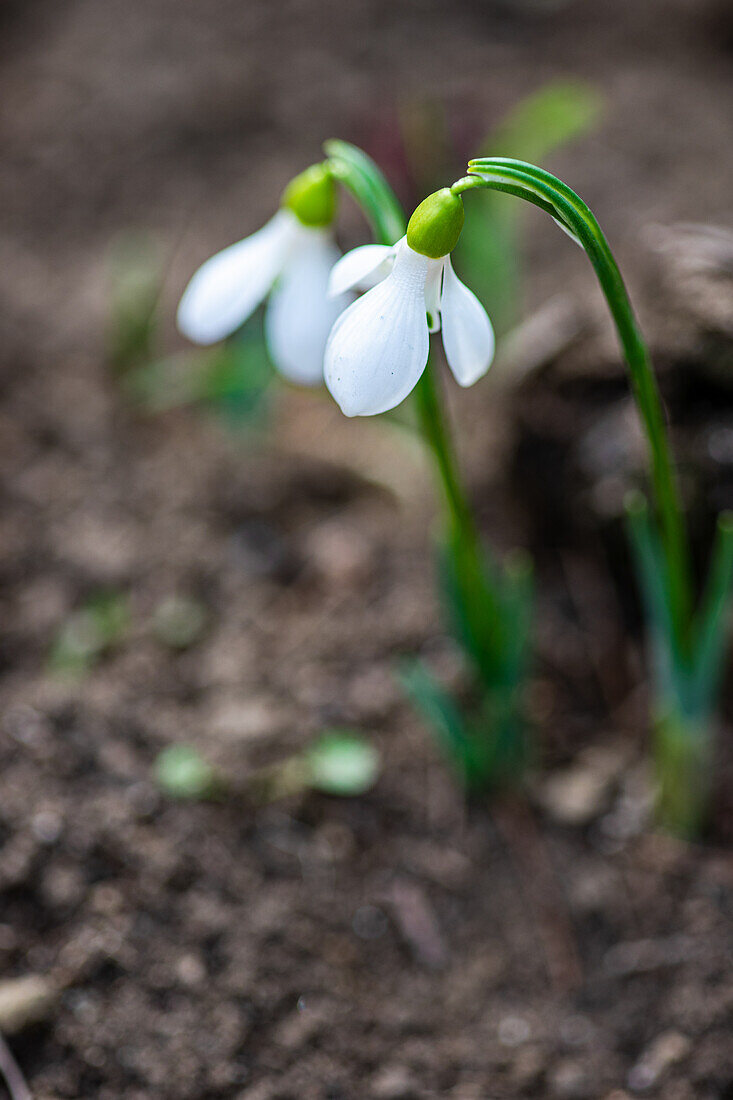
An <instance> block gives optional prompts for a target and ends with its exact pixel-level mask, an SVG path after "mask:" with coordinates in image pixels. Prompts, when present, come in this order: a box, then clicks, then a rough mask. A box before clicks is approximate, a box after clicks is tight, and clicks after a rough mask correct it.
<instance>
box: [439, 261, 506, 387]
mask: <svg viewBox="0 0 733 1100" xmlns="http://www.w3.org/2000/svg"><path fill="white" fill-rule="evenodd" d="M440 314H441V322H442V329H443V347H444V348H445V356H446V359H447V360H448V366H449V367H450V369H451V370H452V371H453V374H454V375H455V379H456V382H458V384H459V385H460V386H472V385H473V383H474V382H476V381H477V379H479V378H480V377H481V375H482V374H485V373H486V371H487V370H488V369H489V367H490V366H491V361H492V359H493V358H494V347H495V339H494V330H493V328H492V327H491V321H490V320H489V318H488V315H487V313H486V310H485V309H484V307H483V306H482V305H481V303H480V302H479V300H478V298H477V297H476V295H475V294H474V293H473V291H471V290H469V289H468V287H467V286H466V285H465V284H464V283H462V282H461V280H460V279H459V278H458V276H457V275H456V273H455V271H454V270H453V266H452V264H451V262H450V257H448V256H446V260H445V267H444V269H443V293H442V296H441V299H440Z"/></svg>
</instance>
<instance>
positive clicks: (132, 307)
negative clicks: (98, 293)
mask: <svg viewBox="0 0 733 1100" xmlns="http://www.w3.org/2000/svg"><path fill="white" fill-rule="evenodd" d="M109 281H110V286H111V289H110V307H109V321H108V325H107V356H108V359H109V362H110V363H111V365H112V366H113V368H114V369H115V370H116V371H119V372H123V371H127V370H129V369H131V368H133V367H136V366H139V365H140V364H141V363H143V362H145V361H146V360H147V359H149V358H150V356H151V354H152V352H153V342H154V339H155V334H156V330H157V312H158V302H159V299H160V290H161V285H162V275H161V270H160V263H159V261H158V258H157V256H156V253H155V248H154V246H153V243H152V241H151V238H150V237H149V236H146V235H144V234H139V233H126V234H123V235H122V236H121V237H120V238H118V240H117V241H115V243H114V246H113V248H112V250H111V253H110V258H109Z"/></svg>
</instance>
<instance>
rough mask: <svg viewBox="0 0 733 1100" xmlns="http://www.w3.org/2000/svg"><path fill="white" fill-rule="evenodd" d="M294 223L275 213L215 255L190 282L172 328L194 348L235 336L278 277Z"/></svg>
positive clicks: (282, 213)
mask: <svg viewBox="0 0 733 1100" xmlns="http://www.w3.org/2000/svg"><path fill="white" fill-rule="evenodd" d="M298 224H299V223H298V222H297V220H296V219H295V217H294V215H293V214H291V213H290V211H288V210H280V211H278V213H277V214H276V215H275V216H274V218H270V220H269V222H267V224H266V225H264V226H263V227H262V229H259V230H258V231H257V232H256V233H253V234H252V236H251V237H245V239H244V240H243V241H239V242H238V243H237V244H232V245H230V246H229V247H228V248H225V249H224V250H223V251H222V252H217V253H216V255H215V256H212V257H211V259H210V260H207V261H206V263H205V264H203V265H202V266H201V267H200V268H199V269H198V271H197V272H196V274H195V275H194V276H193V278H192V279H191V282H190V283H189V284H188V286H187V287H186V290H185V292H184V294H183V297H182V298H181V302H180V305H179V306H178V327H179V329H180V330H181V332H182V333H183V334H184V336H187V337H188V338H189V340H193V341H194V343H196V344H214V343H216V341H217V340H223V339H224V337H225V336H229V335H230V334H231V333H232V332H235V331H236V330H237V329H238V328H239V326H240V325H241V324H243V323H244V322H245V321H246V320H247V318H248V317H249V316H250V314H251V313H253V312H254V310H255V309H256V308H257V306H258V305H259V304H260V302H261V301H262V300H263V298H264V297H265V295H266V294H267V292H268V290H269V289H270V287H271V286H272V284H273V282H274V281H275V279H276V278H277V276H278V274H279V273H280V270H281V267H282V264H283V261H284V259H285V256H286V255H287V252H288V248H289V246H290V244H291V243H292V241H293V239H294V237H295V236H296V235H297V230H298Z"/></svg>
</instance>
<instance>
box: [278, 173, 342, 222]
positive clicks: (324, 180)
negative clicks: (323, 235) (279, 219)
mask: <svg viewBox="0 0 733 1100" xmlns="http://www.w3.org/2000/svg"><path fill="white" fill-rule="evenodd" d="M281 203H282V205H283V206H284V207H286V209H288V210H292V212H293V213H294V214H295V216H296V218H297V219H298V220H299V221H301V222H302V223H303V225H310V226H313V227H316V226H323V225H330V224H331V222H332V221H333V219H334V215H335V213H336V184H335V183H334V181H333V176H332V175H331V173H330V171H329V169H328V168H327V166H326V165H325V164H314V165H312V167H310V168H306V170H305V172H301V173H300V175H299V176H296V177H295V179H292V180H291V181H290V183H289V184H288V186H287V187H286V188H285V190H284V191H283V197H282V200H281Z"/></svg>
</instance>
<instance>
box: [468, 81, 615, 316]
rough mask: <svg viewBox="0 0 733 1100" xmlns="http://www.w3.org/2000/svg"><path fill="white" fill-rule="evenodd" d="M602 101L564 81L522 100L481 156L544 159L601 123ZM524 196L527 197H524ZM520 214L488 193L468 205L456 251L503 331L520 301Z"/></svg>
mask: <svg viewBox="0 0 733 1100" xmlns="http://www.w3.org/2000/svg"><path fill="white" fill-rule="evenodd" d="M602 105H603V100H602V98H601V96H600V95H599V93H598V92H597V91H596V90H595V89H594V88H593V87H591V86H590V85H587V84H583V83H580V82H575V81H573V82H568V81H560V82H554V83H551V84H547V85H545V86H544V87H543V88H540V89H539V90H538V91H537V92H535V93H534V94H532V95H530V96H528V97H527V98H526V99H523V100H522V101H521V102H520V103H519V104H518V105H517V106H516V107H515V108H514V110H513V111H511V112H510V113H509V115H508V116H507V117H506V118H505V119H504V121H503V122H501V123H500V124H499V126H498V127H497V128H496V130H494V131H493V132H492V133H491V134H489V135H488V137H487V138H486V139H485V140H484V141H483V142H482V143H481V149H482V151H481V153H480V156H491V155H493V154H499V155H501V156H502V157H516V158H517V159H518V160H522V161H537V160H543V159H544V158H545V157H546V156H548V155H549V154H550V153H552V152H554V151H555V150H556V149H558V148H560V147H561V146H562V145H566V144H567V143H568V142H570V141H573V140H576V139H577V138H579V137H581V136H582V135H583V134H584V133H587V132H588V131H589V130H591V129H592V128H593V127H594V126H595V125H596V124H597V122H598V119H599V117H600V114H601V109H602ZM525 197H526V196H525ZM519 225H520V221H519V210H518V209H517V208H516V207H515V206H514V205H513V204H512V203H507V202H503V201H502V200H501V199H500V198H498V197H497V196H496V195H494V194H491V193H490V192H487V193H486V194H485V195H484V196H483V197H482V198H477V199H476V200H475V201H473V202H471V203H469V204H467V207H466V221H465V226H464V230H463V235H462V237H461V240H460V241H459V243H458V247H457V249H456V258H457V266H458V270H459V271H460V272H461V277H462V278H464V279H465V281H466V282H467V283H468V285H469V286H470V287H471V289H472V290H473V291H474V293H475V294H476V295H477V296H478V298H479V299H480V300H481V301H482V302H483V303H484V305H485V306H486V308H487V310H488V311H489V313H490V315H491V317H492V320H493V322H494V325H495V327H496V328H497V330H498V331H499V332H502V331H505V330H506V329H507V328H508V327H510V326H511V325H512V324H514V323H515V322H516V320H517V313H518V301H519V297H520V267H519V260H518V256H519V249H518V236H519Z"/></svg>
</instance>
